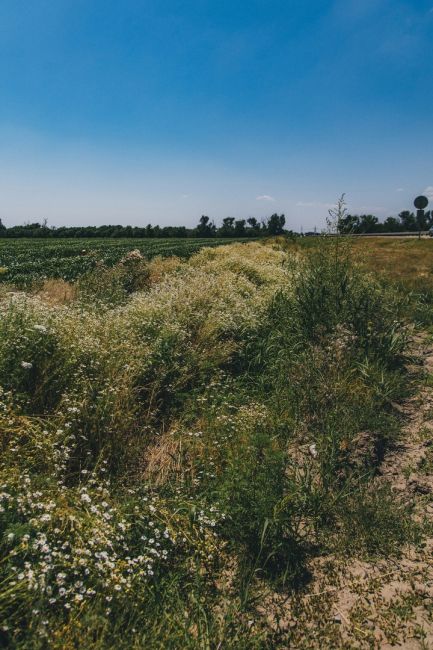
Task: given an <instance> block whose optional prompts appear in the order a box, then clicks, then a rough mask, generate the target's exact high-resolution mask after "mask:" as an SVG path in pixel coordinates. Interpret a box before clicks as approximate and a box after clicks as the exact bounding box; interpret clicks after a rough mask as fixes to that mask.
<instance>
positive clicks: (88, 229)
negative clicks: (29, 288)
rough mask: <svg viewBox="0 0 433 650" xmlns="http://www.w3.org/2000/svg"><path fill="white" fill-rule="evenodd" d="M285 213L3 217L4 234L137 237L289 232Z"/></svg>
mask: <svg viewBox="0 0 433 650" xmlns="http://www.w3.org/2000/svg"><path fill="white" fill-rule="evenodd" d="M285 223H286V218H285V216H284V214H280V215H279V214H276V213H275V214H273V215H271V216H270V217H269V218H268V219H264V220H262V221H260V222H259V221H258V220H257V219H256V218H255V217H250V218H249V219H235V218H234V217H226V218H225V219H223V221H222V224H221V226H219V227H217V226H216V225H215V224H214V222H213V221H211V219H210V217H208V216H206V215H203V216H202V217H200V221H199V223H198V225H197V226H196V227H195V228H186V227H185V226H162V227H161V226H152V225H150V224H148V225H147V226H144V227H140V226H120V225H116V226H85V227H82V226H71V227H67V226H61V227H60V228H56V227H54V226H48V225H47V222H46V221H43V222H42V223H28V224H25V225H23V226H11V227H10V228H6V226H4V224H3V223H2V221H1V219H0V237H3V238H5V237H37V238H60V237H76V238H80V237H111V238H113V239H114V238H121V237H131V238H134V237H137V238H142V237H146V238H152V237H153V238H157V237H162V238H178V237H236V238H238V237H264V236H270V235H281V234H283V233H284V232H285V230H284V226H285Z"/></svg>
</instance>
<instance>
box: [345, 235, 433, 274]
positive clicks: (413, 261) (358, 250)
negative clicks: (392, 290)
mask: <svg viewBox="0 0 433 650" xmlns="http://www.w3.org/2000/svg"><path fill="white" fill-rule="evenodd" d="M353 250H354V252H355V254H356V255H357V257H358V259H359V261H360V262H361V264H364V265H365V266H366V267H367V268H368V269H369V270H371V271H374V272H378V273H380V274H384V275H385V276H387V277H388V278H389V279H390V280H394V281H398V282H402V283H405V284H409V285H410V284H417V283H418V282H419V281H423V282H424V281H426V282H429V281H431V282H432V283H433V239H420V240H418V239H415V238H408V239H406V238H396V239H390V238H388V237H374V238H362V239H361V238H360V239H356V240H355V241H354V243H353Z"/></svg>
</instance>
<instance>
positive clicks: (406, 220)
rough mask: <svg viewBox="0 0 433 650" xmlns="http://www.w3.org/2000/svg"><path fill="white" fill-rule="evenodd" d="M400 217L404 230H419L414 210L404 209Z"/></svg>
mask: <svg viewBox="0 0 433 650" xmlns="http://www.w3.org/2000/svg"><path fill="white" fill-rule="evenodd" d="M398 217H399V219H400V223H401V226H402V230H409V231H410V230H418V227H417V222H416V217H415V215H414V213H413V212H409V210H403V212H400V214H399V215H398Z"/></svg>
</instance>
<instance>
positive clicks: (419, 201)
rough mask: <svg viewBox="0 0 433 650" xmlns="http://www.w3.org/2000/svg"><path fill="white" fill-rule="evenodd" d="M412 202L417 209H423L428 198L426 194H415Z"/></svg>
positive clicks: (426, 204)
mask: <svg viewBox="0 0 433 650" xmlns="http://www.w3.org/2000/svg"><path fill="white" fill-rule="evenodd" d="M413 203H414V206H415V207H416V209H417V210H424V208H426V207H427V206H428V198H427V197H426V196H417V197H416V199H415V201H414V202H413Z"/></svg>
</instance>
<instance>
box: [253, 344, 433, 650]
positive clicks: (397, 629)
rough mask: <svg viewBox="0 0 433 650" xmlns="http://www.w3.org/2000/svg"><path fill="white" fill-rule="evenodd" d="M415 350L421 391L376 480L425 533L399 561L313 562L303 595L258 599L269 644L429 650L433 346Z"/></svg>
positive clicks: (432, 621)
mask: <svg viewBox="0 0 433 650" xmlns="http://www.w3.org/2000/svg"><path fill="white" fill-rule="evenodd" d="M414 346H415V349H414V356H415V358H416V361H417V363H416V364H415V365H414V367H413V370H414V372H416V373H420V374H421V375H422V376H423V377H424V378H423V383H422V388H421V389H420V390H419V392H418V393H417V394H416V395H414V396H412V397H411V398H409V399H408V400H407V401H406V402H405V403H403V404H401V405H398V408H399V410H400V411H401V414H402V417H403V418H404V420H405V422H406V424H405V426H404V429H403V435H402V436H401V438H400V440H399V443H398V445H397V446H396V447H395V448H394V449H393V450H392V451H391V452H390V453H389V454H388V455H386V456H385V458H384V460H383V462H382V464H381V467H380V470H379V474H378V476H377V479H376V480H377V483H378V485H380V484H381V483H382V482H384V481H386V482H388V483H389V484H390V485H391V489H392V491H393V492H394V493H395V496H396V498H398V499H399V500H403V501H406V502H408V503H410V504H411V505H412V506H413V507H414V525H416V523H421V522H422V524H423V530H424V531H427V532H425V533H424V535H423V536H422V541H421V542H420V543H419V544H417V545H416V546H407V547H405V548H403V549H402V552H401V555H400V556H399V557H397V558H392V559H386V560H384V559H381V560H378V561H377V562H366V561H362V560H353V558H351V559H350V560H347V561H345V560H344V559H340V560H336V558H335V557H329V558H318V559H317V560H314V561H313V562H312V563H311V566H310V567H309V570H310V572H311V575H312V579H311V581H310V582H309V587H308V588H307V590H305V591H303V592H302V593H300V594H298V595H296V596H293V595H291V596H289V597H285V598H284V597H283V596H282V595H281V594H269V593H268V594H263V597H262V599H261V600H260V605H258V607H257V613H258V614H259V615H261V616H262V617H264V618H266V619H267V623H268V625H269V624H270V625H271V626H272V628H273V629H274V630H275V647H279V648H280V647H287V648H302V649H304V648H344V649H349V648H362V649H363V648H374V649H380V650H391V649H394V648H406V649H407V650H412V649H413V650H415V649H424V650H425V649H427V648H428V649H430V648H433V344H432V343H431V342H428V341H427V339H426V338H425V337H423V338H418V339H417V340H416V341H415V342H414ZM428 531H429V532H428Z"/></svg>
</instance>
